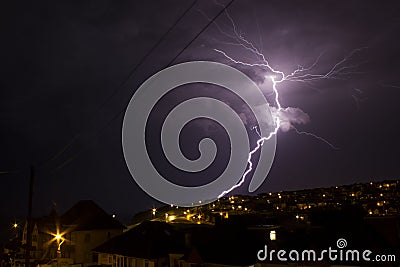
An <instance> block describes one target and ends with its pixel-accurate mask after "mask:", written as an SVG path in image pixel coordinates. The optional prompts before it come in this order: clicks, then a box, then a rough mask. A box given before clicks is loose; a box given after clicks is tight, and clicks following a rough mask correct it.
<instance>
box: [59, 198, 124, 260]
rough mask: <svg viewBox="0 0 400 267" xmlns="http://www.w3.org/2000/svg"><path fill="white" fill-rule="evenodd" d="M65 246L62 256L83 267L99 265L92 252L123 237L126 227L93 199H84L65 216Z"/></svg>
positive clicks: (63, 218) (63, 222) (62, 220)
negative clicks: (115, 238)
mask: <svg viewBox="0 0 400 267" xmlns="http://www.w3.org/2000/svg"><path fill="white" fill-rule="evenodd" d="M61 224H62V227H63V229H64V232H65V235H64V237H63V238H64V239H65V244H63V245H62V246H61V255H62V257H65V258H71V259H73V262H74V263H75V264H83V266H88V265H93V264H97V258H96V255H94V254H93V253H92V250H93V249H94V248H96V247H97V246H99V245H100V244H102V243H104V242H106V241H107V240H110V239H112V238H113V237H115V236H118V235H121V234H122V233H123V231H124V229H125V226H124V225H122V224H121V223H120V222H119V221H117V220H116V219H115V218H113V216H111V215H109V214H107V213H106V212H105V211H104V210H103V209H102V208H100V207H99V206H98V205H97V204H96V203H95V202H94V201H92V200H82V201H79V202H78V203H77V204H75V205H74V206H73V207H72V208H70V209H69V210H68V211H67V212H65V213H64V214H63V215H62V216H61Z"/></svg>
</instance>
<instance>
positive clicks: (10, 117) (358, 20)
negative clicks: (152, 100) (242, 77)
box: [0, 0, 400, 219]
mask: <svg viewBox="0 0 400 267" xmlns="http://www.w3.org/2000/svg"><path fill="white" fill-rule="evenodd" d="M1 5H2V6H1V7H0V10H1V11H0V12H1V15H0V19H1V23H0V25H1V26H0V27H1V36H2V38H1V40H2V41H1V43H0V51H1V74H2V75H1V90H0V120H1V132H0V135H1V138H0V148H1V156H0V157H1V158H0V172H7V171H13V170H18V172H16V173H3V174H0V179H1V187H0V196H1V201H0V211H1V214H0V216H1V217H2V218H3V219H4V218H10V217H13V216H15V217H21V216H24V215H25V214H26V210H27V209H26V206H27V204H26V203H27V189H28V179H29V166H30V165H31V164H34V165H35V166H36V168H37V177H36V183H35V197H34V211H35V213H36V214H43V213H47V212H48V211H49V210H50V208H51V207H52V205H53V204H52V203H53V202H55V203H57V206H58V207H59V210H60V211H64V210H65V209H67V208H69V207H70V206H71V205H73V204H74V203H75V202H77V201H78V200H81V199H93V200H95V201H96V202H97V203H99V205H100V206H102V207H104V208H105V209H106V210H107V211H108V212H114V213H116V214H118V215H119V216H120V218H129V217H130V216H131V215H132V214H133V213H134V212H136V211H139V210H143V209H147V208H151V207H152V206H153V205H158V204H157V202H156V201H155V200H153V199H152V198H150V197H148V196H147V195H146V194H145V193H144V192H143V191H142V190H141V189H140V188H139V187H138V186H137V185H136V184H135V183H134V181H133V179H132V178H131V176H130V174H129V172H128V170H127V168H126V165H125V162H124V158H123V154H122V148H121V127H122V115H123V113H120V112H121V110H124V108H126V106H127V104H128V101H129V99H130V97H131V96H132V94H133V93H134V92H135V90H136V88H137V87H138V86H139V85H140V84H141V83H142V82H143V81H144V80H145V79H146V78H148V77H149V76H150V75H152V74H154V73H155V72H157V71H159V70H161V69H162V68H163V67H165V66H166V65H167V64H168V63H169V62H170V60H171V59H172V58H174V57H175V55H177V54H178V53H179V52H180V51H181V49H182V48H183V47H184V46H185V45H186V44H187V43H188V42H190V40H191V39H192V38H193V37H194V36H195V35H196V34H197V33H198V32H199V31H200V30H201V29H202V28H203V27H204V26H205V25H206V24H207V23H208V21H207V19H206V18H205V16H204V13H205V14H207V16H208V17H213V16H214V15H215V14H217V13H218V12H219V11H220V10H221V7H220V6H219V5H217V4H214V3H212V2H211V1H198V3H196V5H195V6H194V7H193V8H192V9H191V11H190V12H189V13H188V14H187V16H185V17H184V19H183V20H182V21H181V22H180V23H179V24H178V26H177V27H176V28H174V30H173V31H172V32H171V33H170V34H169V35H168V36H167V37H166V38H165V39H164V40H163V42H162V43H161V44H160V46H159V47H158V48H157V49H156V50H155V51H154V53H152V54H151V56H150V57H148V58H147V60H146V61H145V62H144V63H143V64H142V65H141V66H140V68H138V69H137V71H135V72H134V73H133V75H131V76H130V78H129V79H127V77H128V75H129V73H130V71H131V70H132V69H133V68H134V67H135V65H136V64H138V62H139V61H140V59H141V58H142V57H143V56H144V55H145V54H146V53H147V52H148V51H149V49H150V48H151V47H152V46H153V45H154V44H155V43H156V42H157V40H158V39H159V38H160V36H161V35H162V34H163V33H165V32H166V31H167V29H168V27H169V26H170V25H171V24H173V23H174V21H175V20H176V19H177V18H178V17H179V16H180V15H181V14H182V13H183V12H184V10H185V9H186V8H187V7H188V6H189V5H190V3H189V2H188V1H183V0H181V1H177V0H174V1H141V2H140V3H139V2H138V1H118V2H115V1H107V0H101V1H99V0H96V1H95V0H92V1H86V0H85V1H56V2H55V1H41V2H35V3H26V4H23V3H21V2H18V3H14V2H12V1H11V2H10V1H7V2H5V3H2V4H1ZM229 13H230V14H231V16H232V17H233V19H234V20H235V23H236V26H237V28H238V29H239V31H240V32H241V33H242V34H243V36H245V37H246V38H247V39H249V40H251V41H252V42H254V44H256V45H257V46H258V47H259V49H260V50H262V51H263V52H264V53H265V55H266V56H267V57H268V58H269V59H270V62H271V64H272V65H273V66H274V67H277V68H279V69H281V70H283V71H285V72H289V71H292V70H293V69H294V68H296V66H297V64H304V65H307V64H310V63H311V62H312V61H313V60H314V59H315V58H316V57H318V55H319V54H320V53H322V52H325V53H324V55H323V57H322V58H321V60H320V62H319V64H318V66H317V67H316V71H319V72H323V71H327V70H328V69H329V67H330V66H332V65H333V64H335V63H336V62H338V61H339V60H341V59H342V58H343V57H344V56H346V55H347V54H348V53H350V52H351V51H352V50H353V49H355V48H359V47H368V49H365V50H362V51H361V52H360V53H358V54H357V55H356V56H355V57H354V58H352V60H351V61H350V62H349V65H360V66H359V67H358V68H357V73H355V74H352V75H348V76H346V79H344V80H322V81H316V82H315V83H313V84H312V85H311V87H310V86H308V85H304V84H301V83H290V82H288V83H284V84H282V85H281V87H280V89H281V90H280V92H281V103H282V104H283V105H284V106H285V107H289V106H290V107H296V108H300V109H302V110H303V111H304V112H306V113H307V114H308V115H309V116H310V122H309V123H308V124H306V125H300V126H298V127H299V129H300V130H304V131H309V132H312V133H315V134H318V135H320V136H323V137H324V138H326V139H327V140H329V141H330V142H332V143H333V144H335V145H336V146H337V147H339V148H340V150H337V151H336V150H332V149H331V148H329V146H327V145H326V144H324V143H322V142H320V141H318V140H316V139H314V138H311V137H308V136H299V135H296V133H294V132H293V131H289V132H286V133H285V132H281V133H279V134H278V145H277V154H276V158H275V162H274V165H273V167H272V171H271V172H270V174H269V176H268V179H267V180H266V182H264V184H263V185H262V186H261V188H260V189H259V190H258V191H257V193H259V192H269V191H277V190H293V189H301V188H313V187H321V186H330V185H337V184H347V183H354V182H366V181H370V180H383V179H397V178H399V167H398V150H399V148H400V147H399V145H400V141H399V140H398V137H399V134H400V131H399V129H400V128H399V125H398V123H399V119H398V114H399V112H398V106H399V104H398V103H399V100H398V97H399V96H400V94H399V90H400V78H399V77H400V76H399V75H398V71H399V69H400V68H399V62H400V52H399V50H398V47H399V33H400V15H399V14H400V5H399V3H398V1H385V2H378V1H361V0H360V1H243V0H236V1H234V2H233V4H232V5H231V6H230V8H229ZM217 23H218V25H219V26H220V27H221V28H222V29H223V30H224V31H227V32H230V33H232V25H231V24H230V22H229V20H227V17H226V14H222V15H221V16H220V17H219V18H218V19H217ZM227 42H229V40H227V38H226V36H224V35H223V34H221V32H220V31H219V30H218V29H217V27H216V25H214V24H213V25H211V26H210V27H209V28H207V30H206V31H204V33H203V34H201V35H200V37H199V38H198V39H197V40H196V41H195V42H193V44H192V45H191V46H190V47H189V48H188V49H187V50H185V51H184V53H182V55H181V56H180V57H179V58H178V59H177V60H176V62H175V63H179V62H184V61H189V60H213V61H218V62H224V63H227V61H226V60H225V59H224V58H222V57H221V55H219V54H217V53H216V52H215V51H213V48H218V49H224V50H226V51H227V52H228V51H229V53H231V54H232V55H233V56H235V57H239V58H241V59H242V60H251V59H249V58H247V55H246V53H244V52H243V50H241V49H240V47H237V46H232V45H229V44H227ZM241 70H243V71H244V72H246V73H247V74H248V75H249V76H250V77H252V78H253V79H254V80H256V81H257V82H260V81H262V76H260V75H261V73H260V71H259V70H257V69H249V68H241ZM124 81H125V83H124V86H120V85H121V83H123V82H124ZM193 88H194V90H192V91H191V92H190V93H182V92H181V93H180V91H179V90H178V91H177V92H175V95H171V96H170V99H169V100H168V99H167V100H165V101H164V102H165V103H166V104H165V103H164V109H163V108H159V109H158V111H157V112H159V113H160V114H158V113H157V114H156V116H155V117H157V116H158V115H160V117H162V115H161V113H162V111H163V110H165V109H166V108H168V107H171V105H173V104H174V103H175V104H177V103H178V101H179V100H182V99H185V98H187V97H190V96H192V95H197V94H199V95H202V94H203V95H204V94H205V95H209V96H215V97H218V98H222V99H225V100H226V101H229V102H234V100H232V98H231V97H230V96H229V95H226V92H225V91H224V90H222V89H221V90H220V89H219V88H210V87H205V86H197V87H196V86H193ZM186 91H187V90H186ZM355 98H356V99H357V100H356V99H355ZM239 104H240V103H237V104H236V108H238V107H240V105H239ZM161 107H162V104H161ZM117 114H119V116H117V117H116V115H117ZM206 123H207V122H206ZM201 124H202V122H200V123H199V124H197V126H196V125H194V126H190V127H188V128H187V129H185V131H186V132H187V135H189V136H194V137H195V138H197V139H198V140H199V139H200V138H201V137H202V136H203V134H204V132H202V131H199V130H198V129H197V128H198V127H199V126H198V125H201ZM196 127H197V128H196ZM207 127H208V126H207ZM210 127H214V128H212V132H213V134H214V137H215V138H216V140H217V144H218V146H219V148H221V149H222V150H224V148H226V147H227V143H226V140H224V138H223V137H224V132H223V131H222V129H219V128H218V126H215V125H211V126H210ZM156 128H157V127H156ZM200 128H202V127H200ZM203 129H205V128H204V127H203ZM184 136H185V132H183V137H182V146H183V147H185V143H189V142H188V140H189V139H188V138H187V137H186V138H185V137H184ZM149 138H150V137H149ZM151 138H156V139H154V140H156V141H157V134H156V133H154V135H152V137H151ZM253 139H254V138H253ZM185 140H186V141H185ZM252 141H254V140H252ZM67 144H70V145H68V146H67V147H66V145H67ZM64 147H66V149H65V150H63V148H64ZM183 150H184V152H185V151H186V152H185V153H187V155H188V156H189V157H190V156H193V157H195V156H196V147H195V146H193V144H192V145H190V144H189V148H186V150H185V148H184V149H183ZM155 151H157V148H155ZM59 152H61V153H59ZM158 154H159V153H158ZM224 155H225V156H226V155H227V153H226V151H225V152H223V153H222V154H221V155H219V157H221V160H220V161H219V162H222V163H218V164H217V165H214V166H213V167H212V168H213V169H212V170H211V171H209V172H207V173H206V176H205V177H203V178H201V177H199V179H200V180H201V179H205V180H204V181H209V180H210V176H211V174H213V173H218V172H219V171H220V170H221V168H223V165H224V164H223V162H224V160H223V157H224ZM153 159H154V160H155V161H156V162H158V161H159V164H160V166H164V167H160V168H161V171H163V172H168V173H170V175H171V176H172V178H171V179H173V176H174V175H173V174H174V171H173V170H171V171H170V169H169V168H170V167H168V166H165V161H164V160H163V158H162V157H160V156H159V155H157V154H156V156H154V157H153ZM211 179H212V177H211ZM201 181H203V180H201ZM178 182H181V183H183V182H184V181H178ZM246 189H247V186H244V187H243V188H242V189H240V190H238V191H236V192H235V193H246V192H247V191H246Z"/></svg>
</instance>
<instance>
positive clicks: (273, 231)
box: [269, 230, 276, 241]
mask: <svg viewBox="0 0 400 267" xmlns="http://www.w3.org/2000/svg"><path fill="white" fill-rule="evenodd" d="M269 239H270V240H271V241H274V240H276V231H275V230H272V231H269Z"/></svg>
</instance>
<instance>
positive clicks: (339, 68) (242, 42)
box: [213, 10, 367, 198]
mask: <svg viewBox="0 0 400 267" xmlns="http://www.w3.org/2000/svg"><path fill="white" fill-rule="evenodd" d="M225 14H226V16H227V18H228V19H229V21H230V22H231V24H232V29H233V32H234V34H229V33H226V32H224V31H223V30H222V28H221V27H220V26H219V25H218V24H217V23H216V22H214V24H215V25H216V26H217V29H218V30H219V31H220V32H221V33H222V34H223V35H225V36H226V37H229V38H231V39H233V40H234V42H230V43H226V44H228V45H236V46H240V47H241V48H243V49H245V50H247V51H249V52H251V53H252V54H253V55H254V56H255V57H256V58H257V59H258V61H257V62H255V63H249V62H244V61H240V60H238V59H235V58H233V57H232V56H230V55H228V54H227V53H226V52H224V51H222V50H220V49H215V48H214V49H213V50H214V51H215V52H217V53H219V54H220V55H222V56H223V57H224V58H225V59H226V60H228V61H230V62H231V63H234V64H237V65H241V66H245V67H251V68H253V67H258V68H261V69H263V70H265V71H266V72H267V73H268V72H269V73H270V75H269V76H268V77H269V79H270V80H271V82H272V90H273V94H274V96H275V105H276V109H277V110H276V113H275V114H273V121H274V128H273V130H272V131H271V132H270V133H269V134H268V136H261V134H260V133H259V131H258V129H257V127H253V129H255V131H256V133H257V134H258V135H259V137H260V138H259V139H258V140H257V142H256V146H255V147H254V148H253V150H251V151H250V152H249V156H248V159H247V164H248V168H247V169H246V171H245V172H244V173H243V175H242V177H241V179H240V181H239V182H238V183H237V184H236V185H234V186H232V187H231V188H229V189H228V190H226V191H223V192H222V193H221V194H220V195H219V196H218V198H221V197H223V196H224V195H226V194H228V193H230V192H232V191H233V190H234V189H236V188H238V187H240V186H241V185H242V184H243V183H244V182H245V180H246V177H247V175H248V174H249V173H250V172H251V171H252V170H253V162H252V157H253V155H254V153H256V152H257V151H258V150H259V149H260V148H261V147H262V145H263V144H264V142H265V141H268V140H269V139H271V137H273V136H274V135H276V134H277V133H278V131H279V128H280V127H281V122H282V121H281V117H280V114H281V112H282V110H283V108H282V105H281V103H280V100H279V99H280V96H279V91H278V88H277V87H278V85H279V84H281V83H283V82H285V81H290V82H301V83H311V82H313V81H316V80H323V79H344V78H345V77H346V76H347V75H350V74H355V73H358V72H356V69H357V68H358V67H359V66H360V65H361V64H363V63H361V64H356V65H345V63H347V62H348V61H349V60H350V58H352V57H353V56H354V55H355V54H356V53H358V52H360V51H361V50H363V49H366V48H367V47H361V48H357V49H354V50H353V51H351V52H350V53H349V54H348V55H347V56H345V57H344V58H342V59H341V60H340V61H338V62H337V63H336V64H334V65H332V67H331V68H330V69H329V70H328V71H327V72H325V73H314V72H313V71H314V68H315V67H316V66H317V65H318V62H319V60H320V58H321V56H322V55H323V53H321V54H320V55H319V56H318V57H317V58H316V60H315V61H314V62H313V63H312V64H311V65H310V66H308V67H303V66H298V67H297V69H295V70H294V71H292V72H291V73H289V74H285V73H284V72H283V71H280V70H278V69H275V68H273V67H272V66H271V64H270V63H269V61H268V60H267V58H266V57H265V55H264V54H263V53H262V52H260V51H259V50H258V49H257V47H256V46H255V45H254V44H253V43H252V42H251V41H249V40H247V39H246V38H245V37H243V35H242V34H240V33H239V32H238V31H237V27H236V25H235V23H234V20H233V19H232V17H231V16H230V14H229V13H228V12H227V10H225ZM290 128H291V129H293V130H294V131H295V132H296V133H297V134H299V135H307V136H311V137H313V138H316V139H317V140H319V141H322V142H323V143H325V144H327V145H328V146H330V147H331V148H332V149H335V150H337V149H338V148H337V147H336V146H334V145H333V144H332V143H330V142H329V141H327V140H326V139H324V138H323V137H320V136H318V135H316V134H313V133H310V132H305V131H300V130H298V129H297V128H296V127H294V126H293V125H291V126H290Z"/></svg>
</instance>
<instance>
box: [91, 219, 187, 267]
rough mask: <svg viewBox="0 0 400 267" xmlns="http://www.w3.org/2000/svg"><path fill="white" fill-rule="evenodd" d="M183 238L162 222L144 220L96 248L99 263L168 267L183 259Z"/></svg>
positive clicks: (114, 266) (119, 266)
mask: <svg viewBox="0 0 400 267" xmlns="http://www.w3.org/2000/svg"><path fill="white" fill-rule="evenodd" d="M184 243H185V241H184V235H183V234H182V233H181V232H180V231H177V229H176V228H175V227H174V226H173V225H171V224H168V223H165V222H156V221H145V222H143V223H141V224H139V225H137V226H135V227H133V228H132V229H131V230H129V231H127V232H125V233H124V234H123V235H120V236H117V237H115V238H113V239H111V240H109V241H108V242H106V243H104V244H102V245H100V246H98V247H96V248H94V249H93V251H94V252H95V253H96V254H97V255H98V264H99V265H107V266H112V267H158V266H170V261H173V260H174V259H179V258H181V257H183V253H184V248H185V246H184Z"/></svg>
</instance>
